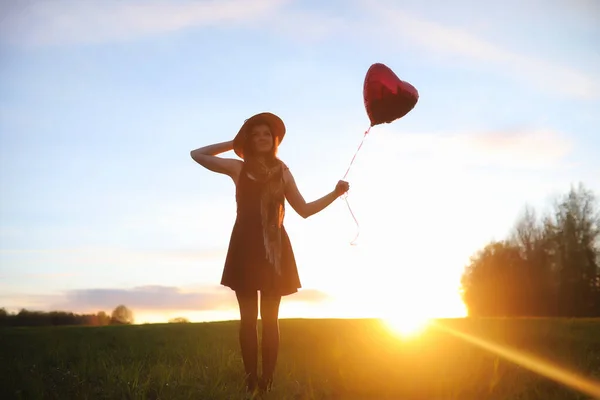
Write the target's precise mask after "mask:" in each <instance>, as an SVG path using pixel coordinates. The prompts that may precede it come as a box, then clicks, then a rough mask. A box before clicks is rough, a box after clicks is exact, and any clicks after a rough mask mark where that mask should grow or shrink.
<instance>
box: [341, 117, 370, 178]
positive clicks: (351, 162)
mask: <svg viewBox="0 0 600 400" xmlns="http://www.w3.org/2000/svg"><path fill="white" fill-rule="evenodd" d="M370 130H371V127H369V129H367V130H366V131H365V134H364V135H363V138H362V140H361V141H360V144H359V145H358V149H356V152H354V156H352V161H350V165H348V169H347V170H346V173H345V174H344V177H343V178H342V180H344V179H346V176H348V172H350V168H351V167H352V164H354V159H355V158H356V155H357V154H358V151H359V150H360V148H361V147H362V145H363V143H364V141H365V138H366V137H367V135H368V134H369V131H370Z"/></svg>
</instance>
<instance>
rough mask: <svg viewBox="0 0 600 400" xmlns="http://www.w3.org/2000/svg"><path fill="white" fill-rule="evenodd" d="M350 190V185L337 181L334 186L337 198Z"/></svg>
mask: <svg viewBox="0 0 600 400" xmlns="http://www.w3.org/2000/svg"><path fill="white" fill-rule="evenodd" d="M348 190H350V184H349V183H348V182H346V181H342V180H340V181H338V183H337V185H335V194H336V195H337V196H338V197H339V196H341V195H343V194H344V193H346V192H347V191H348Z"/></svg>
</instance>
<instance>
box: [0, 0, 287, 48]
mask: <svg viewBox="0 0 600 400" xmlns="http://www.w3.org/2000/svg"><path fill="white" fill-rule="evenodd" d="M284 3H286V1H285V0H218V1H217V0H210V1H180V2H174V1H160V0H147V1H129V2H115V1H94V2H93V1H89V2H88V1H61V0H59V1H51V2H50V1H31V2H27V3H23V4H21V5H20V6H19V7H16V6H14V7H11V8H10V10H9V11H6V12H4V15H3V17H4V22H3V23H2V24H0V35H1V36H2V37H3V38H4V40H5V41H10V42H17V43H26V44H33V45H53V44H70V43H99V42H105V41H115V40H128V39H135V38H140V37H144V36H148V35H153V34H159V33H166V32H173V31H177V30H180V29H185V28H189V27H193V26H210V25H215V24H239V23H247V22H251V21H254V20H257V19H260V18H264V17H268V16H272V13H273V12H275V11H276V10H277V9H278V8H279V7H280V6H281V5H282V4H284Z"/></svg>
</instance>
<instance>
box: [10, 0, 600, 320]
mask: <svg viewBox="0 0 600 400" xmlns="http://www.w3.org/2000/svg"><path fill="white" fill-rule="evenodd" d="M373 63H384V64H385V65H387V66H388V67H390V68H391V69H392V70H393V71H394V72H395V73H396V74H397V75H398V76H399V77H400V79H402V80H405V81H407V82H409V83H411V84H412V85H413V86H415V87H416V88H417V90H418V91H419V102H418V103H417V105H416V107H415V108H414V109H413V110H412V111H411V112H410V113H409V114H408V115H406V116H405V117H403V118H401V119H399V120H396V121H394V122H393V123H391V124H383V125H377V126H375V127H373V128H372V129H371V131H370V133H369V134H368V135H367V136H366V138H365V142H364V144H363V146H362V148H361V150H360V152H359V153H358V155H357V158H356V161H355V163H354V164H353V166H352V168H351V170H350V173H349V175H348V177H347V180H348V181H349V182H350V192H349V194H348V198H347V200H348V202H349V204H350V206H351V208H352V211H353V212H354V215H355V216H356V218H357V221H358V224H359V227H358V228H357V225H356V224H355V222H354V220H353V219H352V216H351V214H350V212H349V210H348V208H347V205H346V203H345V202H344V200H343V199H338V200H336V201H335V202H334V203H333V204H332V205H331V206H329V207H328V208H327V209H325V210H324V211H322V212H321V213H319V214H317V215H314V216H311V217H310V218H308V219H302V218H301V217H299V216H298V215H297V214H295V212H294V211H293V209H291V207H289V206H288V207H287V214H286V219H285V226H286V229H287V230H288V232H289V235H290V238H291V240H292V245H293V248H294V252H295V255H296V258H297V262H298V267H299V272H300V278H301V281H302V286H303V288H302V289H301V290H300V292H299V293H297V294H294V295H291V296H288V297H286V298H284V300H283V302H282V305H281V312H280V315H281V317H284V318H285V317H308V318H311V317H319V318H320V317H356V316H359V317H362V316H366V317H373V316H382V317H384V318H410V316H411V315H412V316H414V315H427V316H430V317H456V316H464V315H465V309H464V305H463V304H462V302H461V300H460V294H459V289H460V277H461V274H462V272H463V269H464V267H465V265H467V263H468V261H469V257H471V256H472V255H473V254H475V253H476V252H477V251H478V250H479V249H480V248H482V247H483V246H484V245H485V244H486V243H488V242H489V241H490V240H493V239H502V238H504V237H506V236H507V235H508V234H509V232H510V230H511V229H512V227H513V226H514V224H515V222H516V220H517V218H518V217H519V216H520V214H521V213H522V211H523V209H524V207H525V205H531V206H533V207H535V208H536V209H537V210H540V211H543V210H545V209H547V208H548V207H549V206H550V204H551V201H552V199H554V198H555V197H556V196H558V195H561V194H564V193H566V192H567V191H568V190H569V189H570V187H571V185H576V184H578V183H579V182H581V183H583V184H584V185H586V187H587V188H589V189H591V190H593V191H594V192H595V193H597V194H598V195H600V157H598V151H599V150H600V136H599V135H598V134H599V133H600V112H599V111H598V110H600V3H598V2H597V1H594V0H587V1H586V0H570V1H567V0H561V1H558V0H553V1H542V0H524V1H519V2H517V1H516V0H507V1H505V2H485V4H484V2H476V1H466V0H460V1H457V2H452V4H450V3H448V2H442V1H408V0H407V1H402V2H393V1H386V0H381V1H373V2H370V1H366V0H344V1H342V0H336V1H331V2H327V3H320V2H317V1H302V2H300V1H285V0H252V1H251V0H222V1H218V2H217V1H200V0H199V1H154V0H146V1H143V2H142V1H136V0H133V1H128V2H121V1H119V2H117V1H86V2H76V1H71V2H68V1H60V0H57V1H52V2H49V1H32V0H28V1H19V2H11V3H9V2H4V3H2V5H1V6H0V307H5V308H6V309H8V310H10V311H18V310H19V309H21V308H27V309H36V310H56V309H62V310H69V311H74V312H97V311H100V310H104V311H107V312H110V311H111V310H112V309H113V308H115V307H116V306H117V305H119V304H125V305H127V306H128V307H129V308H131V309H132V310H133V312H134V315H135V318H136V322H139V323H144V322H164V321H167V320H168V319H169V318H173V317H178V316H184V317H187V318H189V319H190V320H193V321H210V320H219V319H236V318H238V317H239V313H238V311H237V309H236V303H235V296H234V295H233V292H232V291H231V290H230V289H228V288H225V287H222V286H220V285H219V282H220V279H221V273H222V268H223V263H224V260H225V254H226V251H227V246H228V241H229V235H230V234H231V229H232V227H233V222H234V220H235V199H234V190H235V188H234V185H233V183H232V181H231V180H230V179H229V178H228V177H226V176H224V175H219V174H215V173H212V172H210V171H208V170H206V169H204V168H202V167H201V166H199V165H198V164H196V163H195V162H194V161H193V160H192V159H191V158H190V154H189V152H190V150H192V149H195V148H198V147H202V146H205V145H207V144H211V143H215V142H222V141H227V140H231V139H233V137H234V136H235V134H236V133H237V131H238V129H239V127H240V126H241V124H242V123H243V122H244V120H245V119H246V118H248V117H250V116H251V115H253V114H255V113H258V112H263V111H271V112H274V113H276V114H278V115H280V116H281V117H282V119H283V120H284V121H285V123H286V126H287V135H286V137H285V139H284V140H283V142H282V144H281V147H280V150H279V156H280V158H281V159H282V160H284V162H285V163H286V164H287V165H288V166H289V167H290V169H291V171H292V173H293V175H294V177H295V179H296V182H297V184H298V186H299V188H300V191H301V192H302V194H303V196H304V197H305V198H306V199H307V200H308V201H311V200H315V199H317V198H319V197H321V196H323V195H325V194H327V193H328V192H330V191H331V190H332V189H333V188H334V187H335V184H336V183H337V181H338V180H339V179H341V178H342V176H343V174H344V172H345V171H346V168H347V167H348V165H349V163H350V160H351V158H352V156H353V155H354V152H355V151H356V149H357V146H358V145H359V143H360V141H361V140H362V139H363V133H364V132H365V130H366V129H367V128H368V127H369V119H368V116H367V114H366V111H365V107H364V103H363V97H362V88H363V82H364V78H365V74H366V71H367V70H368V68H369V66H370V65H371V64H373ZM223 156H225V157H235V155H234V154H233V152H228V153H226V154H223ZM357 229H358V230H357ZM357 232H359V237H358V239H357V241H356V244H355V245H350V242H351V240H352V239H353V238H354V236H355V235H356V233H357Z"/></svg>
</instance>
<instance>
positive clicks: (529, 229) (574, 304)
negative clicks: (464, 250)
mask: <svg viewBox="0 0 600 400" xmlns="http://www.w3.org/2000/svg"><path fill="white" fill-rule="evenodd" d="M599 263H600V212H599V211H598V204H597V198H596V196H595V195H594V193H593V192H592V191H590V190H588V189H586V188H585V187H584V185H582V184H579V185H578V187H576V188H575V187H571V189H570V191H569V192H568V193H566V194H564V195H562V196H559V197H558V198H557V199H556V200H555V201H554V203H553V204H552V209H551V211H549V212H546V213H539V212H536V211H535V209H533V208H532V207H530V206H526V207H525V210H524V213H523V215H522V216H520V218H519V219H518V221H517V223H516V224H515V226H514V227H513V229H512V231H511V232H510V233H509V235H508V237H506V238H505V239H503V240H494V241H491V242H490V243H488V244H487V245H486V246H484V248H483V249H481V250H479V251H478V252H477V253H476V254H474V255H473V257H471V260H470V263H469V264H468V265H467V266H466V267H465V270H464V273H463V276H462V296H463V301H464V303H465V305H466V306H467V309H468V311H469V316H483V317H492V316H495V317H500V316H502V317H598V316H600V265H599Z"/></svg>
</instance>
